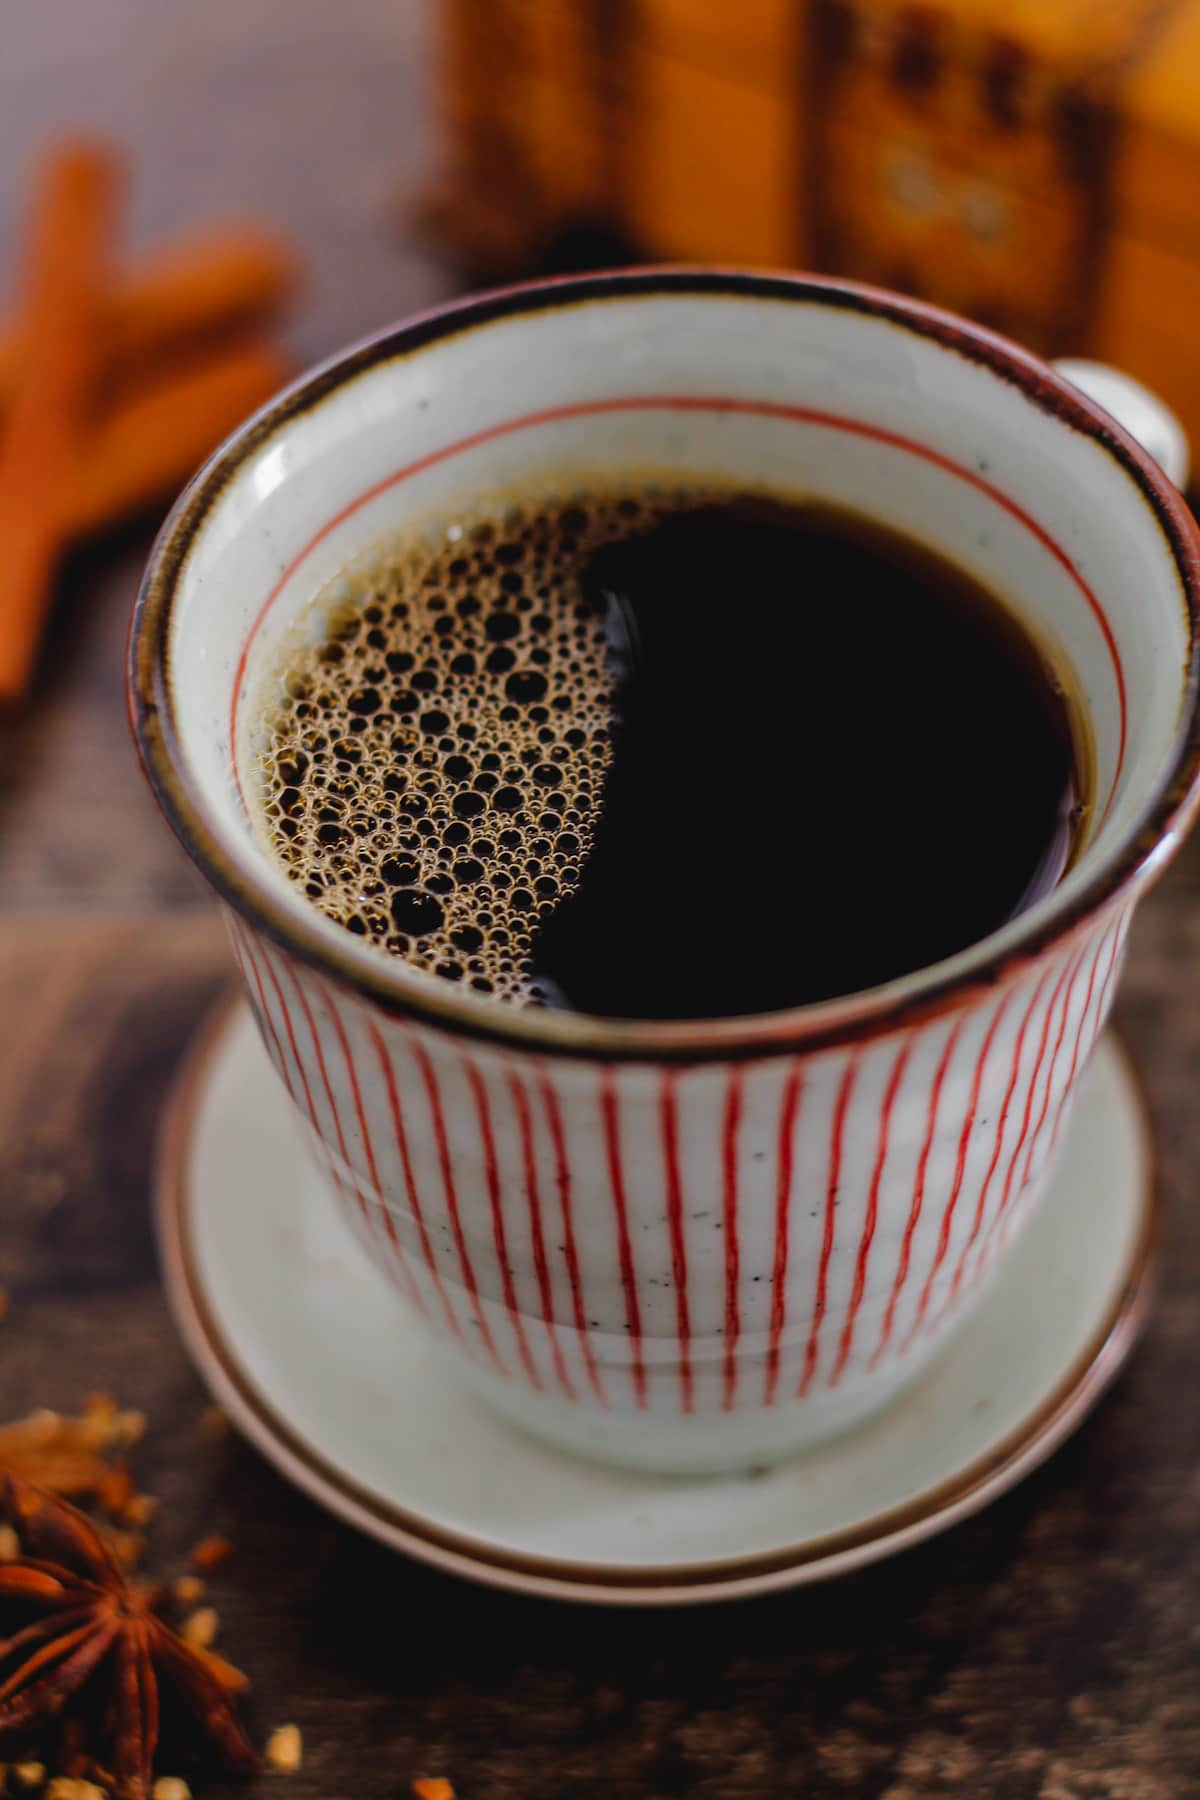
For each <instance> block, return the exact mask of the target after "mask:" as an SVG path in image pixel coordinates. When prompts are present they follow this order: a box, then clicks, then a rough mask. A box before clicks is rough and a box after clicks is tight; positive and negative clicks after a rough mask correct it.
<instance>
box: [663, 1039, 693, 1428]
mask: <svg viewBox="0 0 1200 1800" xmlns="http://www.w3.org/2000/svg"><path fill="white" fill-rule="evenodd" d="M676 1080H677V1076H676V1073H675V1071H674V1070H673V1069H664V1070H663V1074H662V1081H661V1085H660V1087H659V1095H658V1102H659V1126H660V1129H661V1132H662V1146H663V1166H664V1170H665V1173H666V1183H667V1231H668V1234H669V1236H670V1240H671V1274H672V1277H673V1279H674V1282H675V1329H676V1332H677V1334H678V1337H679V1404H680V1406H681V1407H682V1409H683V1411H684V1412H685V1413H690V1412H691V1410H692V1318H691V1311H690V1309H689V1307H688V1285H687V1284H688V1272H687V1245H686V1243H685V1240H684V1228H683V1183H682V1181H681V1180H680V1175H679V1112H678V1106H677V1103H676V1094H675V1083H676Z"/></svg>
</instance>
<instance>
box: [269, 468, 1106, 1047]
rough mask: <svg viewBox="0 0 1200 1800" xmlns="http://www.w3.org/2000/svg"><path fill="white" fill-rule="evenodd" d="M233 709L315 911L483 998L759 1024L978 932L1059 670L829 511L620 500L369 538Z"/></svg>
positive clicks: (1038, 777)
mask: <svg viewBox="0 0 1200 1800" xmlns="http://www.w3.org/2000/svg"><path fill="white" fill-rule="evenodd" d="M280 679H281V685H280V688H279V690H278V691H276V692H273V693H270V694H267V695H265V696H264V697H263V699H262V701H261V703H260V704H261V710H262V725H263V729H262V733H261V738H262V744H261V749H262V762H261V776H262V780H261V803H262V814H263V818H264V821H265V824H266V828H267V831H268V833H269V836H270V839H271V842H272V845H273V847H274V849H275V851H276V853H277V854H278V856H279V857H280V859H281V860H282V862H283V863H284V866H285V867H286V868H287V869H288V871H289V873H290V874H291V875H292V876H293V877H294V878H295V879H296V880H297V881H298V882H300V883H301V884H302V885H303V887H304V889H305V891H306V893H307V894H308V895H309V897H310V898H311V899H312V900H313V902H314V903H315V904H316V905H318V906H319V907H321V908H322V910H324V911H325V912H327V913H328V914H329V915H330V916H331V917H333V918H335V919H337V920H339V921H340V922H341V923H342V924H343V925H345V926H346V927H347V928H348V929H349V930H351V931H353V932H355V933H357V934H358V935H360V936H363V937H367V938H369V939H370V940H372V941H373V942H374V943H376V944H377V945H379V946H380V947H381V948H382V949H384V950H388V951H391V952H393V953H394V954H397V955H400V956H404V957H405V958H407V959H408V960H410V961H411V962H413V963H414V964H416V965H417V966H419V967H421V968H423V969H426V970H429V971H432V972H434V973H436V974H438V975H440V976H442V977H443V978H444V979H446V980H448V981H454V982H457V983H459V984H461V985H462V986H464V987H466V988H468V989H471V990H474V991H475V992H478V993H481V994H491V995H495V996H497V997H498V998H501V999H504V1000H507V1001H515V1002H518V1003H521V1002H523V1003H527V1004H528V1003H533V1004H550V1005H557V1006H563V1007H568V1008H572V1009H575V1010H579V1011H583V1012H591V1013H600V1014H606V1015H608V1016H611V1017H628V1018H689V1017H691V1018H696V1017H711V1016H721V1015H733V1014H738V1013H751V1012H763V1011H770V1010H774V1009H776V1008H780V1007H786V1006H792V1005H796V1004H800V1003H802V1002H806V1001H812V1000H819V999H826V998H829V997H831V996H833V995H837V994H843V993H848V992H851V991H853V990H856V989H860V988H864V987H869V986H873V985H875V984H876V983H878V982H881V981H885V980H888V979H890V978H891V977H894V976H898V975H901V974H905V973H907V972H909V971H910V970H913V969H916V968H919V967H922V966H924V965H926V964H929V963H932V962H936V961H938V960H940V959H941V958H942V957H944V956H947V955H949V954H951V953H952V952H954V951H956V950H959V949H962V948H965V947H966V946H967V945H969V944H971V943H973V942H975V941H976V940H978V939H979V938H981V937H984V936H986V935H987V933H989V932H990V931H992V930H994V929H995V928H996V927H997V926H999V925H1001V924H1003V923H1004V922H1005V921H1006V920H1007V919H1009V918H1011V917H1012V916H1013V915H1014V914H1015V913H1016V912H1018V911H1020V910H1022V909H1023V908H1024V907H1026V906H1028V905H1029V904H1031V903H1032V902H1033V900H1035V899H1036V898H1037V897H1038V896H1040V895H1041V894H1043V893H1045V892H1046V891H1047V890H1048V889H1049V888H1050V887H1052V886H1053V885H1054V883H1055V882H1056V881H1057V880H1058V879H1059V878H1060V876H1061V874H1062V872H1063V870H1064V869H1065V867H1066V866H1067V864H1068V863H1069V861H1070V858H1071V855H1072V853H1073V850H1074V847H1075V844H1076V842H1077V840H1078V836H1079V833H1080V830H1081V824H1082V819H1083V816H1084V810H1085V801H1086V794H1085V784H1084V779H1083V774H1082V771H1081V768H1080V758H1079V755H1078V752H1077V748H1076V740H1075V736H1074V734H1073V728H1072V717H1071V712H1070V709H1069V705H1068V701H1067V698H1066V696H1065V694H1064V692H1063V690H1062V687H1061V684H1060V683H1059V682H1058V681H1057V679H1056V678H1055V675H1054V673H1053V671H1052V669H1051V667H1050V665H1049V663H1048V662H1047V660H1046V659H1045V658H1044V657H1043V656H1042V654H1041V653H1040V651H1039V650H1038V648H1037V646H1036V645H1035V644H1034V642H1033V641H1032V639H1031V638H1030V637H1029V635H1028V634H1027V633H1026V632H1025V630H1024V629H1023V628H1022V627H1021V626H1020V625H1019V624H1018V623H1017V621H1016V620H1015V618H1014V617H1013V615H1012V613H1011V612H1010V611H1009V610H1008V609H1007V608H1006V607H1005V606H1004V605H1003V603H1002V602H1001V601H1000V600H999V599H998V598H997V597H995V596H994V595H992V594H991V593H989V592H988V591H987V590H985V589H983V588H981V587H980V586H979V585H978V584H977V583H976V582H975V581H974V580H973V579H971V578H970V577H968V576H967V575H965V574H964V573H963V572H962V571H960V570H958V569H957V568H955V567H954V566H953V565H951V564H950V563H949V562H947V561H945V560H944V559H943V558H941V557H940V556H937V555H935V554H933V553H932V552H930V551H928V550H926V549H923V548H921V547H920V546H918V545H916V544H915V543H913V542H911V541H909V540H907V539H905V538H902V537H899V536H897V535H896V534H894V533H892V532H890V531H886V530H884V529H882V528H881V527H879V526H876V525H872V524H868V523H867V522H865V521H864V520H862V519H861V518H858V517H857V516H854V515H851V514H847V513H842V512H838V511H834V510H832V509H827V508H823V507H818V506H813V505H809V504H804V503H801V502H798V501H793V500H789V499H787V498H783V497H773V496H768V495H763V494H759V493H745V492H740V491H730V490H725V489H721V490H709V491H691V492H678V491H672V490H669V489H667V488H666V487H663V488H658V487H654V486H650V485H645V486H640V487H637V488H633V487H631V488H630V490H629V491H625V492H622V491H615V492H599V493H594V494H590V495H588V496H586V497H583V498H580V497H572V498H571V499H569V500H565V501H557V500H539V499H538V498H536V497H535V498H530V499H528V500H526V501H524V502H522V503H518V504H513V505H507V506H506V507H505V508H504V509H503V510H502V511H501V512H498V513H497V515H496V516H493V517H483V518H480V519H475V520H473V521H463V522H457V523H456V522H450V523H449V524H447V525H445V526H443V527H441V528H439V530H438V531H437V532H435V533H427V534H425V535H424V536H423V537H422V538H421V539H420V540H419V541H413V540H405V541H402V542H398V543H397V544H395V545H394V546H391V547H384V548H382V549H381V550H379V551H378V552H377V553H376V554H375V555H374V557H373V558H372V560H371V562H370V563H369V564H364V565H362V566H361V567H360V568H356V569H354V570H352V571H350V572H349V573H348V574H347V575H346V576H344V577H342V578H341V579H340V581H339V583H338V584H336V586H335V588H334V589H332V590H330V591H328V592H327V593H326V594H325V595H323V596H320V597H319V598H318V601H317V602H316V604H315V606H314V608H313V611H312V614H311V616H310V620H309V631H308V636H307V638H306V640H305V641H303V642H298V643H297V644H296V645H295V647H294V649H293V652H292V654H291V655H290V658H289V659H288V661H287V663H286V666H285V668H284V670H283V673H282V675H281V678H280Z"/></svg>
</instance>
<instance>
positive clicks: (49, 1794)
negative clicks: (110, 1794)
mask: <svg viewBox="0 0 1200 1800" xmlns="http://www.w3.org/2000/svg"><path fill="white" fill-rule="evenodd" d="M43 1800H106V1796H105V1792H104V1789H103V1788H98V1787H97V1786H96V1784H95V1782H94V1781H75V1780H73V1779H72V1777H71V1776H70V1775H56V1776H55V1778H54V1780H53V1781H52V1782H51V1783H50V1786H49V1787H48V1788H47V1789H46V1792H45V1795H44V1797H43Z"/></svg>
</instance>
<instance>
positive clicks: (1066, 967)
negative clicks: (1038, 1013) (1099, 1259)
mask: <svg viewBox="0 0 1200 1800" xmlns="http://www.w3.org/2000/svg"><path fill="white" fill-rule="evenodd" d="M1070 971H1071V965H1070V963H1064V964H1063V966H1062V969H1061V970H1060V972H1059V977H1058V980H1057V981H1056V982H1055V984H1054V988H1053V991H1052V993H1051V995H1050V1004H1049V1005H1048V1006H1047V1008H1046V1016H1045V1018H1044V1019H1043V1020H1042V1035H1041V1037H1040V1038H1039V1040H1038V1053H1037V1059H1036V1061H1035V1062H1034V1065H1033V1074H1032V1075H1031V1076H1030V1078H1029V1087H1028V1089H1027V1090H1026V1093H1025V1111H1024V1113H1023V1115H1022V1117H1021V1130H1020V1132H1019V1134H1018V1137H1017V1142H1016V1147H1015V1149H1014V1150H1013V1153H1012V1160H1011V1162H1010V1163H1009V1165H1008V1174H1007V1175H1006V1176H1005V1178H1004V1191H1003V1193H1002V1194H1001V1196H1000V1205H999V1206H998V1208H997V1209H996V1222H997V1224H999V1222H1000V1220H1001V1219H1002V1218H1003V1217H1004V1214H1005V1212H1006V1211H1007V1210H1008V1203H1009V1201H1010V1199H1011V1198H1012V1191H1013V1183H1014V1181H1015V1180H1016V1174H1017V1165H1018V1163H1019V1162H1020V1160H1021V1152H1022V1150H1024V1148H1025V1140H1026V1139H1027V1138H1028V1136H1029V1126H1030V1122H1031V1120H1032V1118H1033V1104H1034V1097H1035V1096H1036V1094H1037V1085H1038V1077H1039V1076H1040V1075H1041V1072H1042V1064H1043V1063H1044V1062H1045V1060H1046V1051H1047V1048H1048V1047H1049V1043H1050V1032H1051V1029H1052V1026H1053V1023H1054V1009H1055V1007H1056V1006H1057V1005H1058V999H1059V995H1060V994H1061V993H1062V991H1063V988H1064V987H1065V986H1066V982H1067V976H1068V975H1069V974H1070ZM983 1254H984V1257H985V1258H986V1256H987V1244H986V1243H985V1244H984V1246H983Z"/></svg>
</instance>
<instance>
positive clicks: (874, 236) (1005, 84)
mask: <svg viewBox="0 0 1200 1800" xmlns="http://www.w3.org/2000/svg"><path fill="white" fill-rule="evenodd" d="M439 16H440V19H441V25H442V39H441V45H442V48H441V67H442V117H443V124H444V133H445V153H444V180H443V184H442V187H441V189H440V191H439V197H438V203H437V206H436V211H435V216H436V220H437V223H438V225H439V227H440V229H441V230H442V232H443V235H445V236H446V237H448V238H450V239H451V240H452V241H453V242H454V243H455V246H456V247H457V248H458V250H459V251H460V252H462V253H464V254H465V255H466V256H468V257H469V258H470V259H472V260H473V261H474V262H476V263H477V264H478V263H482V264H484V265H486V266H487V267H488V268H489V269H490V270H492V271H494V272H496V271H502V272H506V273H507V272H511V271H513V270H514V269H520V268H523V267H526V266H530V265H531V264H535V263H537V262H539V261H541V260H543V259H544V258H545V257H546V256H547V255H549V256H550V257H553V254H554V250H553V246H554V244H555V241H556V239H558V238H559V237H561V236H562V235H563V234H566V235H567V236H568V238H569V239H570V240H571V241H572V242H573V243H575V242H578V241H579V239H578V235H577V234H578V228H579V227H580V226H586V227H588V228H590V229H591V230H593V231H594V232H596V233H597V236H598V242H599V244H600V245H601V246H602V247H604V246H608V245H611V244H617V245H620V246H622V247H623V249H624V254H625V255H626V256H629V257H639V256H640V257H649V258H654V259H668V260H670V259H683V260H689V261H696V260H700V261H714V262H732V263H749V264H759V265H762V264H766V265H777V266H783V267H806V268H812V269H818V270H822V271H826V272H833V273H837V274H843V275H847V276H852V277H854V278H857V279H860V280H866V281H872V282H879V283H883V284H885V285H887V286H891V287H897V288H900V289H902V290H904V291H906V292H908V293H915V294H919V295H922V296H924V297H925V298H928V299H930V300H933V301H936V302H938V303H940V304H942V305H946V306H949V307H951V308H953V309H954V310H956V311H959V312H963V313H966V314H968V315H970V316H971V317H973V318H976V319H979V320H982V321H983V322H984V323H987V324H991V325H994V326H995V327H996V328H997V329H999V330H1002V331H1005V332H1007V333H1009V334H1010V335H1012V336H1014V337H1016V338H1018V339H1020V340H1021V341H1023V342H1025V343H1027V344H1029V345H1030V346H1031V347H1033V348H1034V349H1037V350H1040V351H1042V352H1043V353H1045V354H1047V355H1060V354H1065V353H1072V354H1075V355H1091V356H1096V357H1100V358H1103V359H1105V360H1108V361H1112V362H1114V363H1117V364H1119V365H1120V366H1121V367H1123V368H1125V369H1128V370H1129V372H1130V373H1132V374H1134V375H1137V376H1138V377H1140V378H1141V379H1142V380H1144V381H1146V382H1147V383H1149V384H1150V385H1151V386H1152V387H1155V388H1157V389H1159V390H1160V391H1162V392H1163V393H1164V394H1166V395H1167V396H1169V398H1170V400H1171V402H1172V404H1173V405H1174V406H1175V407H1176V408H1177V409H1178V410H1179V411H1180V413H1181V414H1182V415H1183V417H1184V420H1185V423H1186V424H1187V425H1188V426H1189V428H1190V429H1191V431H1192V432H1193V433H1197V432H1200V358H1198V357H1196V356H1195V355H1194V354H1193V320H1194V318H1195V317H1196V315H1197V312H1198V310H1200V0H1007V4H1003V5H1002V4H1000V0H927V3H925V4H919V5H916V4H907V3H903V0H901V3H895V0H739V4H738V5H737V6H734V7H727V6H724V5H722V4H720V0H441V8H440V15H439ZM604 255H605V249H604V248H601V251H600V256H601V258H603V257H604Z"/></svg>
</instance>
